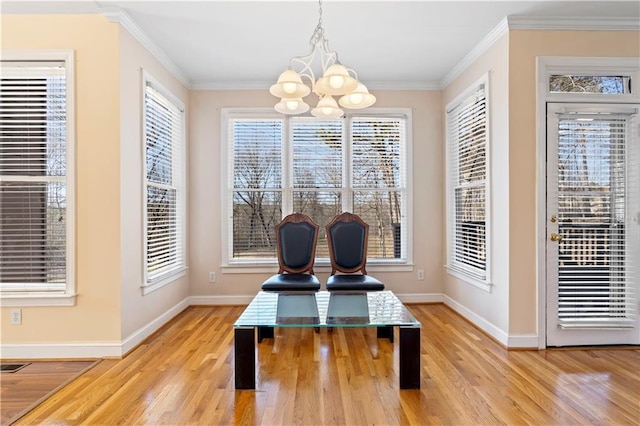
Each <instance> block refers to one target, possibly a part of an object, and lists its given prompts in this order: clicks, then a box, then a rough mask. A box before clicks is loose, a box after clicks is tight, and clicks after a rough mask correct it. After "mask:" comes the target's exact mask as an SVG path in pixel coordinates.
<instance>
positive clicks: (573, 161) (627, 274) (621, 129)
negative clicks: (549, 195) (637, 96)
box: [557, 114, 640, 328]
mask: <svg viewBox="0 0 640 426" xmlns="http://www.w3.org/2000/svg"><path fill="white" fill-rule="evenodd" d="M628 124H629V118H628V117H625V116H619V117H615V116H613V115H607V116H604V115H600V116H598V115H588V114H572V115H566V116H561V117H560V119H559V124H558V135H559V137H558V188H557V190H558V223H559V228H558V230H559V233H560V235H561V236H562V240H561V241H560V242H559V247H558V324H559V325H560V327H563V328H568V327H590V328H593V327H598V328H602V327H625V326H629V327H632V326H633V325H634V324H635V318H636V314H637V294H636V293H637V270H635V268H637V262H638V259H637V256H638V251H639V250H640V247H639V246H638V230H637V228H638V224H637V222H634V220H633V219H634V215H635V214H637V212H638V211H639V210H640V209H639V208H638V204H639V203H638V194H639V193H640V187H639V186H640V185H639V182H640V180H639V179H638V178H639V177H638V176H637V172H636V170H638V167H637V164H638V163H637V161H638V158H637V148H636V147H635V146H634V145H633V143H631V141H633V139H631V138H628V136H629V132H630V131H631V129H630V128H628ZM629 172H631V173H636V175H633V174H631V175H630V174H629ZM636 220H637V219H636Z"/></svg>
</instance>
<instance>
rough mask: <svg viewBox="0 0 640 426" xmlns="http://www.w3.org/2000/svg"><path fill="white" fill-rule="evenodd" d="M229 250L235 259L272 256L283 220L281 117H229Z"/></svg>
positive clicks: (282, 129)
mask: <svg viewBox="0 0 640 426" xmlns="http://www.w3.org/2000/svg"><path fill="white" fill-rule="evenodd" d="M230 124H231V125H230V126H229V136H228V140H230V141H232V144H233V145H232V146H233V149H232V150H231V156H232V157H231V158H230V159H229V160H230V162H231V164H233V168H232V172H231V173H230V176H233V190H232V192H231V200H230V203H231V206H232V220H233V226H232V230H231V232H232V234H231V241H230V244H231V247H230V249H231V253H232V257H233V258H235V259H251V258H254V259H255V258H262V259H264V258H275V257H276V246H275V230H274V229H275V225H276V224H278V223H279V222H280V220H281V219H282V182H283V175H282V164H283V152H284V151H283V149H284V145H283V137H284V134H283V132H284V126H283V121H282V120H280V119H232V120H231V121H230Z"/></svg>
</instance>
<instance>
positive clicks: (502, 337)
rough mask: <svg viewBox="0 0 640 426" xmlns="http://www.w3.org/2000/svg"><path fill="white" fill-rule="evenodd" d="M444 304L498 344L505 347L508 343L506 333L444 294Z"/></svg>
mask: <svg viewBox="0 0 640 426" xmlns="http://www.w3.org/2000/svg"><path fill="white" fill-rule="evenodd" d="M444 304H445V305H447V306H448V307H450V308H451V309H453V310H454V311H456V312H457V313H459V314H460V315H462V316H463V317H465V318H466V319H468V320H469V321H471V323H473V325H475V326H476V327H478V328H479V329H480V330H482V331H484V332H485V333H487V334H488V335H489V336H491V337H493V338H494V339H496V340H497V341H498V342H500V343H502V344H503V345H504V346H507V344H508V343H509V334H508V333H506V332H505V331H504V330H502V329H500V328H499V327H497V326H495V325H494V324H492V323H491V322H489V321H487V320H486V319H484V318H483V317H481V316H480V315H478V314H476V313H475V312H473V311H472V310H470V309H469V308H467V307H466V306H464V305H462V304H461V303H458V302H457V301H455V300H453V299H452V298H450V297H449V296H447V295H446V294H445V295H444Z"/></svg>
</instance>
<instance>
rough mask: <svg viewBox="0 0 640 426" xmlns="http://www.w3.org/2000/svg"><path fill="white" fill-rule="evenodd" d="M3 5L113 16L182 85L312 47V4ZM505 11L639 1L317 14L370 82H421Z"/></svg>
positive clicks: (436, 79)
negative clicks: (135, 36)
mask: <svg viewBox="0 0 640 426" xmlns="http://www.w3.org/2000/svg"><path fill="white" fill-rule="evenodd" d="M114 12H115V13H114ZM122 12H124V14H123V13H122ZM2 13H3V14H6V13H106V14H107V16H109V15H111V16H115V15H117V16H119V18H118V19H119V21H120V22H124V23H126V24H128V25H129V28H133V29H134V30H135V31H134V32H136V34H137V36H138V39H141V38H142V39H144V40H145V41H146V45H147V47H148V48H149V47H151V49H150V50H151V51H152V52H153V53H154V54H156V56H157V57H158V58H159V59H161V61H162V62H163V63H164V64H165V65H169V68H170V69H172V71H174V72H175V73H177V74H179V77H180V78H181V80H182V81H183V82H184V83H185V84H187V85H188V86H190V87H195V88H207V87H208V88H229V89H238V88H265V87H268V86H269V85H270V84H272V83H273V82H274V81H275V80H276V79H277V77H278V75H279V73H280V72H281V71H283V70H284V69H285V68H286V67H287V65H288V61H289V59H290V58H291V57H292V56H301V55H305V54H307V53H308V52H309V48H310V46H309V38H310V37H311V34H312V33H313V30H314V29H315V26H316V24H317V23H318V2H317V1H316V0H297V1H292V0H290V1H244V0H235V1H163V0H157V1H148V0H147V1H110V0H106V1H99V2H98V1H89V0H76V1H67V2H62V1H54V0H50V1H29V0H21V1H3V2H2ZM508 16H509V17H514V20H515V19H517V18H519V19H520V20H521V21H520V22H530V23H531V22H541V21H542V19H540V18H543V19H544V21H546V22H551V23H556V24H557V25H561V24H562V23H566V22H581V23H582V25H585V23H586V24H594V23H595V24H597V23H598V22H605V21H606V22H607V23H608V24H607V25H609V24H611V23H614V24H616V25H617V23H621V24H622V25H626V26H625V28H629V25H630V23H631V27H635V28H636V29H637V27H639V26H640V24H638V22H640V2H638V1H637V0H624V1H577V0H571V1H554V0H538V1H523V0H517V1H457V0H449V1H399V0H395V1H364V0H359V1H358V0H351V1H342V0H324V2H323V15H322V22H323V27H324V29H325V36H326V38H327V39H328V40H329V42H330V47H331V48H332V50H335V51H336V52H337V53H338V55H339V58H340V61H341V62H342V63H343V64H345V65H347V66H348V67H351V68H353V69H354V70H355V71H356V72H357V73H358V78H359V79H360V80H361V81H363V82H364V83H365V84H367V85H368V86H369V87H370V88H373V89H375V88H378V89H380V88H396V89H399V88H407V89H419V88H424V89H426V88H434V87H439V86H441V85H442V82H443V81H445V80H446V78H447V76H450V74H451V72H452V70H454V69H455V67H456V65H458V64H459V63H461V61H463V59H464V58H465V57H466V56H467V55H469V54H470V53H471V52H472V51H473V49H474V48H475V47H476V46H478V45H479V43H481V41H482V40H483V39H485V38H486V37H488V36H489V35H490V34H491V33H492V31H493V30H494V29H496V28H497V27H498V26H499V25H501V24H502V25H504V22H505V21H504V19H505V18H506V17H508ZM129 18H131V19H129ZM123 19H124V21H123ZM527 19H528V21H526V20H527ZM634 23H635V25H634ZM616 27H617V26H616Z"/></svg>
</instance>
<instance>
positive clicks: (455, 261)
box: [447, 84, 487, 280]
mask: <svg viewBox="0 0 640 426" xmlns="http://www.w3.org/2000/svg"><path fill="white" fill-rule="evenodd" d="M447 132H448V138H447V142H448V148H449V164H448V176H447V179H448V181H449V182H448V183H449V185H448V188H449V189H448V190H449V205H448V215H449V225H448V227H449V229H448V234H449V248H448V250H449V253H448V257H449V266H450V267H452V268H454V269H457V270H459V271H462V272H464V273H466V274H469V275H471V276H473V277H475V278H478V279H480V280H486V278H487V273H486V272H487V271H486V269H487V236H486V211H487V209H486V206H487V201H486V198H487V102H486V93H485V85H484V84H480V85H479V86H478V87H477V89H476V90H474V91H473V93H471V94H470V95H469V96H466V97H465V98H464V99H463V100H462V101H461V102H460V103H459V104H457V105H456V106H454V107H453V108H451V109H450V110H448V111H447Z"/></svg>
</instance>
